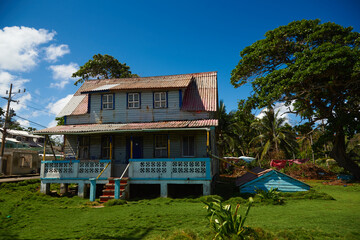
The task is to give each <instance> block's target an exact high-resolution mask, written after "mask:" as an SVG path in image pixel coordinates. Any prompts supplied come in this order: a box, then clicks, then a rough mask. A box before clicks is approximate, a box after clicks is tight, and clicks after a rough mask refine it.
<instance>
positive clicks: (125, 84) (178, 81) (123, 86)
mask: <svg viewBox="0 0 360 240" xmlns="http://www.w3.org/2000/svg"><path fill="white" fill-rule="evenodd" d="M192 77H193V76H192V75H191V74H181V75H169V76H157V77H143V78H119V79H107V80H96V81H94V82H93V80H90V81H91V82H92V85H93V86H92V87H90V86H89V87H87V88H86V90H84V91H82V93H84V92H96V91H98V89H99V88H100V89H101V90H102V91H103V90H109V91H113V90H136V89H164V88H166V89H168V88H177V89H178V88H186V87H187V86H188V85H189V83H190V81H191V79H192ZM90 81H88V82H90Z"/></svg>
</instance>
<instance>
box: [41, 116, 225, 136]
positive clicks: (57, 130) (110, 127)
mask: <svg viewBox="0 0 360 240" xmlns="http://www.w3.org/2000/svg"><path fill="white" fill-rule="evenodd" d="M217 125H218V120H217V119H205V120H193V121H168V122H147V123H125V124H122V123H118V124H108V123H105V124H100V123H98V124H79V125H62V126H56V127H51V128H46V129H42V130H38V131H35V132H34V133H35V134H55V135H56V134H60V135H61V134H72V133H86V132H99V133H101V132H111V131H121V130H151V129H164V128H196V127H212V126H217Z"/></svg>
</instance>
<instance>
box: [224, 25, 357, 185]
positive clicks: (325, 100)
mask: <svg viewBox="0 0 360 240" xmlns="http://www.w3.org/2000/svg"><path fill="white" fill-rule="evenodd" d="M359 48H360V33H358V32H354V31H353V29H352V28H351V27H347V28H345V27H342V26H340V25H337V24H335V23H331V22H328V23H321V22H320V20H302V21H295V22H291V23H290V24H288V25H286V26H281V27H278V28H276V29H274V30H272V31H268V32H267V33H266V34H265V39H262V40H259V41H257V42H255V43H254V44H252V45H251V46H248V47H246V48H245V49H244V50H243V51H241V53H240V56H241V60H240V61H239V63H238V65H237V66H236V68H235V69H234V70H233V71H232V73H231V83H232V84H233V85H234V86H235V87H239V86H242V85H244V84H246V83H251V84H252V87H253V93H252V95H251V96H250V97H249V99H248V100H247V104H248V105H249V106H251V107H254V108H255V107H258V108H261V107H266V106H269V105H270V104H273V103H275V102H284V103H285V104H286V105H287V106H290V105H292V110H291V111H292V112H294V113H296V114H299V115H300V116H301V117H303V118H306V119H308V120H309V121H310V122H315V121H317V120H324V121H325V122H326V124H327V126H326V127H327V129H328V130H329V131H330V133H331V134H332V142H333V149H332V151H331V156H332V157H333V158H334V159H335V160H337V162H338V163H339V165H340V166H342V167H344V168H345V169H346V170H348V171H350V172H351V173H352V174H353V175H354V176H355V177H356V178H358V179H360V168H359V166H358V164H356V163H355V162H354V161H352V160H351V159H350V158H349V157H348V156H347V155H346V151H345V136H346V135H347V136H350V137H351V136H353V135H354V134H355V133H357V132H359V130H360V122H359V121H360V49H359Z"/></svg>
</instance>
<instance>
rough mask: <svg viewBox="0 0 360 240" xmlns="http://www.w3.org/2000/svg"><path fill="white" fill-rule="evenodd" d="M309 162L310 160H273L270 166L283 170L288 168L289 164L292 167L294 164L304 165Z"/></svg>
mask: <svg viewBox="0 0 360 240" xmlns="http://www.w3.org/2000/svg"><path fill="white" fill-rule="evenodd" d="M307 161H309V159H289V160H271V162H270V166H271V167H276V169H277V170H280V169H283V168H284V167H286V165H287V163H288V164H289V166H291V165H292V164H293V163H296V164H303V163H306V162H307Z"/></svg>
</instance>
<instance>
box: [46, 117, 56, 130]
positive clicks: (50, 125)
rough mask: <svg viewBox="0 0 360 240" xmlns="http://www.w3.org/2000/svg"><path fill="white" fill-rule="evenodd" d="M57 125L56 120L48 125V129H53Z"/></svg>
mask: <svg viewBox="0 0 360 240" xmlns="http://www.w3.org/2000/svg"><path fill="white" fill-rule="evenodd" d="M56 125H57V121H56V120H55V119H54V120H52V121H51V122H49V124H48V126H47V127H48V128H51V127H55V126H56Z"/></svg>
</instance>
